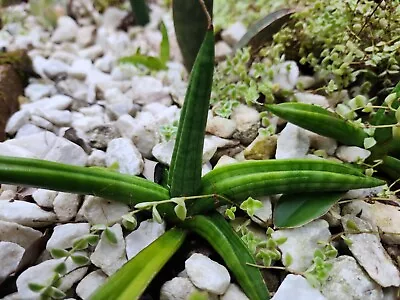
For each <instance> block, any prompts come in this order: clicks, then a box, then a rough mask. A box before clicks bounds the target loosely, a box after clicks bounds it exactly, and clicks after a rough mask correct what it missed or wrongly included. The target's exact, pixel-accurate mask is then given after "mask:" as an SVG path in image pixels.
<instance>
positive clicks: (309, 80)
mask: <svg viewBox="0 0 400 300" xmlns="http://www.w3.org/2000/svg"><path fill="white" fill-rule="evenodd" d="M316 82H317V80H316V79H315V78H314V77H313V76H306V75H300V76H299V77H298V78H297V83H296V86H297V88H298V89H299V90H308V89H309V88H312V87H313V86H314V85H315V84H316Z"/></svg>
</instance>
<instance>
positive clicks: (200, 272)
mask: <svg viewBox="0 0 400 300" xmlns="http://www.w3.org/2000/svg"><path fill="white" fill-rule="evenodd" d="M185 269H186V272H187V274H188V276H189V279H190V281H191V282H192V283H193V284H194V285H195V286H196V287H197V288H199V289H202V290H205V291H208V292H210V293H213V294H217V295H222V294H224V293H225V292H226V290H227V289H228V287H229V283H230V281H231V277H230V275H229V272H228V270H227V269H226V268H225V267H224V266H223V265H220V264H219V263H217V262H215V261H213V260H211V259H210V258H208V257H207V256H205V255H203V254H200V253H194V254H192V256H190V257H189V258H188V259H187V260H186V261H185Z"/></svg>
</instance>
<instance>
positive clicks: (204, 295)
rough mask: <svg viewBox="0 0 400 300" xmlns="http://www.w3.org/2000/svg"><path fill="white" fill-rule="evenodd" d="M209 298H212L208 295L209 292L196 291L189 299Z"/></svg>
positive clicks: (202, 299)
mask: <svg viewBox="0 0 400 300" xmlns="http://www.w3.org/2000/svg"><path fill="white" fill-rule="evenodd" d="M208 299H210V298H209V297H208V293H207V292H200V291H194V292H193V293H191V294H190V296H189V300H208Z"/></svg>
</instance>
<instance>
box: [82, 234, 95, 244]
mask: <svg viewBox="0 0 400 300" xmlns="http://www.w3.org/2000/svg"><path fill="white" fill-rule="evenodd" d="M84 238H85V239H86V241H87V242H88V243H89V244H90V245H91V246H94V245H96V244H97V242H98V241H99V236H98V235H97V234H88V235H85V236H84Z"/></svg>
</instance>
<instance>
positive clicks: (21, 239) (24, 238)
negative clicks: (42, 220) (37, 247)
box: [0, 220, 42, 249]
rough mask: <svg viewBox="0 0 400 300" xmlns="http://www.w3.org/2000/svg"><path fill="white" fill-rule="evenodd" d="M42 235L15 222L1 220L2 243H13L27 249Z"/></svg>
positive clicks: (0, 236)
mask: <svg viewBox="0 0 400 300" xmlns="http://www.w3.org/2000/svg"><path fill="white" fill-rule="evenodd" d="M41 236H42V233H41V232H40V231H38V230H35V229H32V228H30V227H26V226H22V225H20V224H17V223H14V222H6V221H1V220H0V241H5V242H12V243H15V244H18V245H20V246H21V247H23V248H25V249H27V248H28V247H29V246H30V245H31V244H32V243H33V242H34V241H36V240H37V239H39V238H40V237H41Z"/></svg>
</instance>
